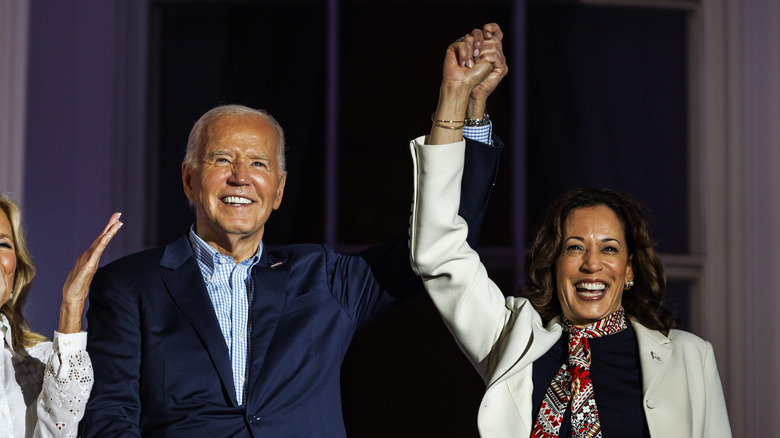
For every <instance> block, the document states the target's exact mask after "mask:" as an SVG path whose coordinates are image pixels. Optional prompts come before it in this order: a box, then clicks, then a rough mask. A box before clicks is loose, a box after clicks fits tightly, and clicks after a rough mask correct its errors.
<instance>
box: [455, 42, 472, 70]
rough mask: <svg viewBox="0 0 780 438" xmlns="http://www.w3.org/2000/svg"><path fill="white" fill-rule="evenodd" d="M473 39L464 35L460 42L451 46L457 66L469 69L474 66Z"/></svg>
mask: <svg viewBox="0 0 780 438" xmlns="http://www.w3.org/2000/svg"><path fill="white" fill-rule="evenodd" d="M473 45H474V37H473V36H471V35H466V36H465V37H464V38H463V39H462V40H459V41H457V42H455V43H453V44H452V47H453V48H454V49H455V54H456V55H457V60H458V65H459V66H461V67H471V66H472V65H473V64H474V62H473V61H474V57H473V55H472V54H473V50H474V49H473V47H474V46H473Z"/></svg>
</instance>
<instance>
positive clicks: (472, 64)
mask: <svg viewBox="0 0 780 438" xmlns="http://www.w3.org/2000/svg"><path fill="white" fill-rule="evenodd" d="M471 67H474V61H472V60H470V59H469V68H471Z"/></svg>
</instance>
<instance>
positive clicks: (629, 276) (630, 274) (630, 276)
mask: <svg viewBox="0 0 780 438" xmlns="http://www.w3.org/2000/svg"><path fill="white" fill-rule="evenodd" d="M633 262H634V255H633V254H631V255H630V256H628V263H627V264H626V281H634V266H633Z"/></svg>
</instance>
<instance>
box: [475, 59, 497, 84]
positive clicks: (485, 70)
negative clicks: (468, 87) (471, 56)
mask: <svg viewBox="0 0 780 438" xmlns="http://www.w3.org/2000/svg"><path fill="white" fill-rule="evenodd" d="M491 71H493V65H492V64H490V63H489V62H478V63H476V64H474V67H473V68H472V69H471V71H470V73H471V74H472V75H474V76H475V77H476V82H475V83H480V82H482V81H483V80H485V78H487V77H488V75H489V74H490V72H491Z"/></svg>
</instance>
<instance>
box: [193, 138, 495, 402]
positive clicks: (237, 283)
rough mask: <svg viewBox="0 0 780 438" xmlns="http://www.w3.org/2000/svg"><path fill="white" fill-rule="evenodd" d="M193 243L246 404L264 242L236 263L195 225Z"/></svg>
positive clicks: (240, 396) (238, 393)
mask: <svg viewBox="0 0 780 438" xmlns="http://www.w3.org/2000/svg"><path fill="white" fill-rule="evenodd" d="M492 133H493V125H492V124H487V125H485V126H464V127H463V136H464V137H466V138H469V139H471V140H475V141H479V142H482V143H487V144H492V143H493V142H492V139H491V136H492ZM189 237H190V245H192V252H193V253H194V254H195V259H196V260H197V261H198V266H199V267H200V272H201V274H202V275H203V281H204V282H205V283H206V290H207V291H208V293H209V298H210V299H211V304H212V305H213V306H214V312H215V313H216V314H217V321H219V327H220V328H221V329H222V335H223V336H224V337H225V343H226V344H227V347H228V352H229V353H230V363H231V366H232V368H233V385H234V386H235V388H236V399H237V400H238V402H239V404H244V402H246V398H245V395H244V389H245V387H246V376H247V370H246V358H247V357H248V355H249V342H248V333H249V324H251V321H250V320H249V303H251V302H252V293H253V287H254V285H253V284H252V278H251V274H252V268H253V267H254V266H255V265H256V264H257V262H258V261H260V255H261V254H262V251H263V244H262V243H260V247H259V248H258V249H257V253H256V254H255V256H254V257H252V258H251V259H248V260H244V261H243V262H241V263H239V264H235V262H234V261H233V257H230V256H225V255H222V254H220V253H219V252H217V250H216V249H214V248H213V247H212V246H211V245H209V244H208V243H206V242H204V241H203V239H201V238H200V237H198V235H197V234H195V226H192V227H191V228H190V235H189Z"/></svg>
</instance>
